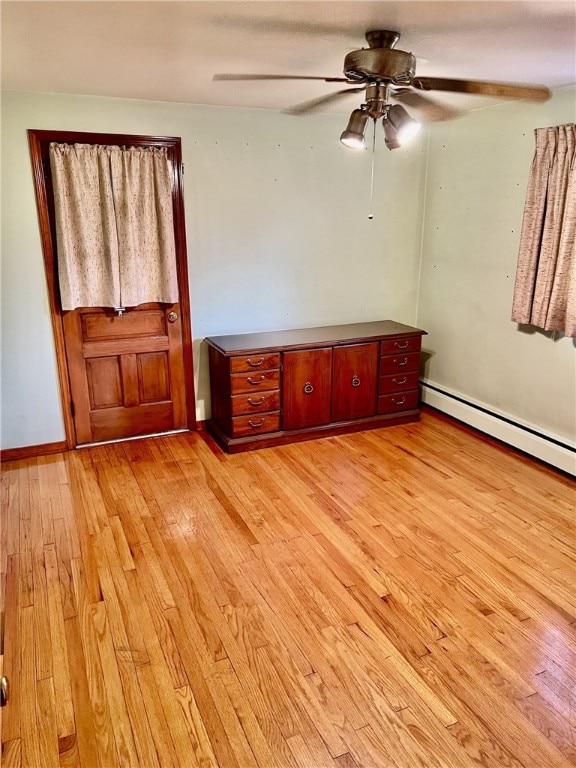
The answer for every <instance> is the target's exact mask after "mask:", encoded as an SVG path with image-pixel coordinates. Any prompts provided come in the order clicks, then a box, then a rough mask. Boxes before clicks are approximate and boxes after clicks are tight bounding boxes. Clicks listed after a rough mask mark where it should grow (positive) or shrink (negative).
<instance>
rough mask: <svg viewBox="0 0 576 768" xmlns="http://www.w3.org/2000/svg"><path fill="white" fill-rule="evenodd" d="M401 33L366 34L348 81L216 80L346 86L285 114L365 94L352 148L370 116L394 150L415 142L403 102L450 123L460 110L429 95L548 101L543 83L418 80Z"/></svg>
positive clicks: (347, 69) (351, 134) (348, 134)
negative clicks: (401, 42)
mask: <svg viewBox="0 0 576 768" xmlns="http://www.w3.org/2000/svg"><path fill="white" fill-rule="evenodd" d="M399 39H400V33H399V32H392V31H390V30H374V31H371V32H367V33H366V41H367V43H368V48H361V49H360V50H358V51H352V52H351V53H349V54H348V55H347V56H346V57H345V59H344V77H316V76H314V75H257V74H253V75H246V74H238V75H236V74H219V75H214V77H213V79H214V80H323V81H324V82H326V83H346V87H345V88H343V89H342V90H339V91H335V92H333V93H329V94H327V95H326V96H320V97H319V98H316V99H311V100H310V101H306V102H304V103H303V104H299V105H297V106H295V107H292V108H291V109H288V110H287V112H288V113H289V114H293V115H301V114H304V113H306V112H310V111H313V110H314V109H317V108H318V107H320V106H323V105H326V104H329V103H331V102H334V101H337V100H339V99H342V98H345V97H346V96H347V95H348V94H350V93H362V92H363V91H365V92H366V93H365V98H364V102H363V103H362V104H361V105H360V107H359V109H355V110H354V111H353V112H352V114H351V116H350V120H349V122H348V126H347V128H346V130H345V131H344V132H343V133H342V135H341V137H340V140H341V141H342V143H343V144H345V145H346V146H349V147H363V146H364V134H365V132H366V125H367V122H368V119H369V118H372V119H373V120H374V121H376V120H378V119H379V118H382V124H383V127H384V134H385V142H386V146H387V147H388V148H389V149H396V148H397V147H399V146H401V145H402V144H404V143H405V141H407V140H408V139H409V138H411V137H412V136H413V135H414V134H415V133H417V131H418V130H419V128H420V124H419V123H418V122H417V121H416V120H414V118H412V117H410V115H409V114H408V112H407V111H406V110H405V109H404V107H403V106H402V104H391V103H390V100H391V99H394V100H395V101H398V102H402V103H403V104H406V105H407V106H409V107H414V108H415V109H418V110H421V111H422V113H423V114H424V115H425V116H426V118H427V119H428V120H432V121H435V120H449V119H450V118H453V117H456V116H457V115H458V114H460V113H459V111H458V110H456V109H454V108H452V107H449V106H447V105H444V104H440V103H438V102H436V101H434V100H433V99H431V98H430V97H429V96H428V92H430V91H449V92H453V93H468V94H478V95H483V96H496V97H502V98H508V99H525V100H528V101H546V99H549V98H550V95H551V94H550V91H549V89H548V88H546V87H545V86H541V85H519V84H515V83H499V82H491V81H484V80H461V79H454V78H446V77H417V76H416V58H415V57H414V56H413V55H412V54H411V53H407V52H406V51H401V50H399V49H397V48H396V44H397V42H398V40H399Z"/></svg>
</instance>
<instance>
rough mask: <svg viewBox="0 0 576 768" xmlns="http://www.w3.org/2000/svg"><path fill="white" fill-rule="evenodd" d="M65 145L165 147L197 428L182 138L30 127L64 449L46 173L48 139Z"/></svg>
mask: <svg viewBox="0 0 576 768" xmlns="http://www.w3.org/2000/svg"><path fill="white" fill-rule="evenodd" d="M53 141H56V142H59V143H65V144H66V143H67V144H105V145H116V146H130V147H164V148H166V149H167V151H168V157H169V158H170V161H171V166H172V173H173V183H172V202H173V210H174V237H175V241H176V267H177V275H178V290H179V295H180V299H179V303H180V312H181V321H182V350H183V355H184V387H185V392H186V412H187V422H188V428H189V429H196V402H195V397H194V361H193V352H192V323H191V316H190V296H189V290H188V256H187V249H186V227H185V221H184V195H183V179H182V176H183V166H182V143H181V139H180V138H178V137H169V136H136V135H131V134H117V133H84V132H79V131H50V130H34V129H29V130H28V142H29V146H30V157H31V161H32V172H33V175H34V191H35V193H36V207H37V211H38V222H39V226H40V238H41V242H42V253H43V256H44V269H45V272H46V282H47V285H48V301H49V305H50V317H51V322H52V331H53V334H54V343H55V348H56V361H57V365H58V380H59V384H60V396H61V401H62V413H63V416H64V430H65V433H66V448H67V449H69V450H70V449H72V448H75V447H76V445H77V441H76V428H75V426H74V417H73V412H72V394H71V390H70V379H69V372H68V363H67V360H66V346H65V340H64V326H63V322H62V317H63V310H62V309H61V302H60V292H59V286H58V269H57V254H56V228H55V222H54V217H53V210H54V206H53V198H52V185H51V184H47V183H46V180H47V179H48V177H49V174H50V162H49V154H48V150H49V145H50V142H53Z"/></svg>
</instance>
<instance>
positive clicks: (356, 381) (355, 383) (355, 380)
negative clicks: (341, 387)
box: [352, 375, 360, 387]
mask: <svg viewBox="0 0 576 768" xmlns="http://www.w3.org/2000/svg"><path fill="white" fill-rule="evenodd" d="M352 386H353V387H359V386H360V379H359V378H358V376H356V375H354V376H352Z"/></svg>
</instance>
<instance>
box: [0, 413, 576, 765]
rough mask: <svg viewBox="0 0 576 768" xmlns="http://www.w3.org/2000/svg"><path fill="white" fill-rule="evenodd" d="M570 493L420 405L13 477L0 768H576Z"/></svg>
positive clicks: (136, 447)
mask: <svg viewBox="0 0 576 768" xmlns="http://www.w3.org/2000/svg"><path fill="white" fill-rule="evenodd" d="M574 500H575V497H574V484H573V483H572V482H571V481H570V480H569V479H568V478H566V477H565V476H563V475H561V474H559V473H556V472H555V471H553V470H551V469H548V468H546V467H544V466H543V465H540V464H538V463H536V462H532V461H531V460H529V459H527V458H525V457H521V456H519V455H517V454H515V453H512V452H510V451H508V450H506V449H504V448H502V447H500V446H498V445H495V444H492V443H491V442H489V441H487V440H483V439H478V437H477V436H475V435H474V434H472V433H471V432H470V431H468V430H466V429H463V428H461V427H459V426H458V425H456V424H455V423H452V422H450V421H449V420H447V419H445V418H443V417H440V416H439V415H437V414H435V413H434V412H432V411H429V410H428V411H426V412H425V413H424V415H423V418H422V421H421V422H419V423H415V424H410V425H405V426H398V427H393V428H390V429H381V430H375V431H370V432H364V433H357V434H353V435H348V436H344V437H336V438H327V439H323V440H317V441H313V442H306V443H300V444H294V445H288V446H284V447H280V448H272V449H267V450H263V451H259V452H254V453H247V454H238V455H236V456H227V455H224V454H223V453H221V452H220V451H219V450H218V449H217V448H216V447H215V446H214V445H213V443H212V442H211V441H210V439H209V438H208V437H206V436H202V435H199V434H183V435H175V436H171V437H169V438H163V439H153V440H152V439H150V440H141V441H135V442H128V443H123V444H115V445H109V446H106V447H98V448H90V449H85V450H80V451H74V452H70V453H66V454H59V455H56V456H45V457H42V458H37V459H27V460H21V461H17V462H12V463H8V464H5V465H4V466H3V475H2V502H3V518H2V522H3V526H2V544H3V557H2V577H3V578H2V582H3V586H5V603H6V618H5V631H6V638H5V639H6V643H5V649H4V670H5V674H7V675H8V676H9V678H10V682H11V686H12V691H11V698H10V702H9V704H8V706H7V707H5V708H4V709H3V710H2V715H3V724H2V725H3V735H2V741H3V765H5V766H6V767H8V766H25V767H26V768H37V767H38V768H49V767H50V766H62V768H64V767H65V766H66V767H68V766H82V767H83V768H95V767H96V766H103V767H105V768H109V767H112V766H117V765H119V766H131V767H132V766H134V767H135V766H144V767H145V768H152V766H162V767H163V768H164V766H166V767H168V766H174V767H176V766H178V767H180V768H193V767H194V766H220V768H236V767H237V768H247V767H248V766H259V767H260V768H276V767H277V766H278V767H281V766H292V767H294V768H296V767H301V768H321V767H323V766H328V767H330V768H360V767H361V766H365V767H366V768H385V767H388V766H389V767H390V768H417V767H420V768H432V767H435V768H468V767H469V766H470V767H472V766H491V767H493V768H501V767H502V766H510V767H512V768H522V766H523V767H524V768H553V767H554V768H555V767H556V766H574V765H576V745H575V735H576V631H575V630H576V624H575V621H576V590H575V589H574V581H575V578H574V577H575V573H576V567H575V562H576V561H575V558H576V555H575V546H574V545H575V543H576V541H575V531H576V527H575V519H574V518H575V509H574Z"/></svg>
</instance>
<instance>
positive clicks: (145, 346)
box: [64, 304, 187, 444]
mask: <svg viewBox="0 0 576 768" xmlns="http://www.w3.org/2000/svg"><path fill="white" fill-rule="evenodd" d="M169 313H175V314H176V315H177V316H178V317H177V319H176V321H175V322H169V321H168V314H169ZM179 314H180V313H179V305H177V304H175V305H170V306H166V307H164V306H162V305H158V304H143V305H141V306H139V307H135V308H133V309H127V310H125V312H124V314H123V315H122V316H118V315H117V314H115V313H114V312H113V310H108V309H94V308H91V309H77V310H74V311H72V312H67V313H65V315H64V338H65V345H66V356H67V361H68V370H69V374H70V387H71V393H72V401H73V405H74V408H73V410H74V425H75V428H76V437H77V442H78V444H83V443H91V442H98V441H101V440H113V439H121V438H123V437H133V436H135V435H145V434H150V433H154V432H166V431H169V430H173V429H180V428H184V427H186V426H187V421H186V401H185V393H184V363H183V357H182V337H181V331H180V328H179V326H180V320H179ZM171 316H173V315H171Z"/></svg>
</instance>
